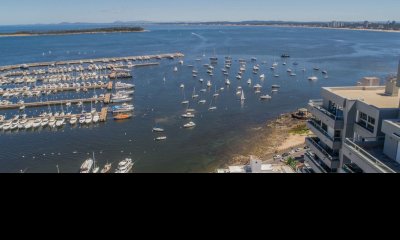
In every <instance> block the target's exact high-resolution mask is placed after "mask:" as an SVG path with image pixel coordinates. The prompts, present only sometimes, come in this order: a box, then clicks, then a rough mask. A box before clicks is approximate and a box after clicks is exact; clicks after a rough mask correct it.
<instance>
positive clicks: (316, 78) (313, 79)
mask: <svg viewBox="0 0 400 240" xmlns="http://www.w3.org/2000/svg"><path fill="white" fill-rule="evenodd" d="M308 80H310V81H318V77H316V76H312V77H309V78H308Z"/></svg>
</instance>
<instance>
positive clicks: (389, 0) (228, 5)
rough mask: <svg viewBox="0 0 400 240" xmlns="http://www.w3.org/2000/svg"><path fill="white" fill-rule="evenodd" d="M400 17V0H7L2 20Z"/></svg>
mask: <svg viewBox="0 0 400 240" xmlns="http://www.w3.org/2000/svg"><path fill="white" fill-rule="evenodd" d="M117 20H120V21H136V20H149V21H219V20H228V21H239V20H290V21H292V20H294V21H330V20H345V21H352V20H372V21H376V20H379V21H382V20H397V21H399V20H400V1H399V0H379V1H377V0H331V1H325V0H285V1H279V0H62V1H61V0H1V7H0V25H10V24H30V23H59V22H113V21H117Z"/></svg>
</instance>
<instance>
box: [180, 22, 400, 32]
mask: <svg viewBox="0 0 400 240" xmlns="http://www.w3.org/2000/svg"><path fill="white" fill-rule="evenodd" d="M183 25H186V26H190V25H201V26H228V27H281V28H310V29H328V30H346V31H365V32H386V33H400V30H380V29H358V28H333V27H312V26H292V25H268V24H259V25H256V24H183Z"/></svg>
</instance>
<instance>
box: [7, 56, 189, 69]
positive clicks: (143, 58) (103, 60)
mask: <svg viewBox="0 0 400 240" xmlns="http://www.w3.org/2000/svg"><path fill="white" fill-rule="evenodd" d="M184 56H185V55H184V54H182V53H169V54H168V53H167V54H158V55H146V56H128V57H114V58H97V59H82V60H68V61H58V62H39V63H27V64H16V65H8V66H2V67H0V71H10V70H15V69H20V68H21V67H22V66H24V67H28V68H32V67H47V66H53V65H54V66H63V65H71V64H83V63H86V64H93V63H110V62H111V63H112V62H119V61H147V60H154V59H175V58H182V57H184ZM151 65H154V64H153V63H147V64H146V63H145V64H136V66H137V67H139V66H151Z"/></svg>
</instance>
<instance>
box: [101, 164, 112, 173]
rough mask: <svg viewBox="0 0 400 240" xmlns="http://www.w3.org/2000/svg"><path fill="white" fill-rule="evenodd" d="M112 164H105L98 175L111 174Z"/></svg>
mask: <svg viewBox="0 0 400 240" xmlns="http://www.w3.org/2000/svg"><path fill="white" fill-rule="evenodd" d="M111 168H112V164H111V163H107V164H106V165H105V166H104V168H103V169H102V170H101V171H100V173H109V172H111Z"/></svg>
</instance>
